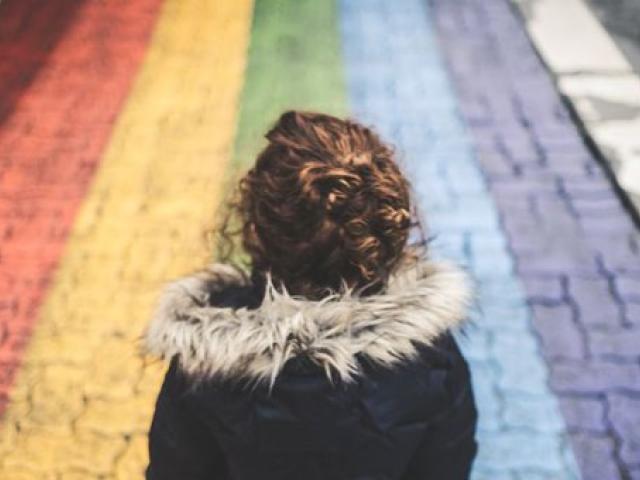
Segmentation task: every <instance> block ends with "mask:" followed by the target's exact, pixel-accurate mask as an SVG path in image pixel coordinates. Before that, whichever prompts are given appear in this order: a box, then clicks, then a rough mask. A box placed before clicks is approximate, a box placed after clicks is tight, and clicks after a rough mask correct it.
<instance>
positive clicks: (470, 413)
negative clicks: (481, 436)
mask: <svg viewBox="0 0 640 480" xmlns="http://www.w3.org/2000/svg"><path fill="white" fill-rule="evenodd" d="M449 343H450V348H451V352H452V358H453V362H452V363H453V368H452V370H451V372H450V374H449V379H448V382H447V383H448V398H449V400H450V403H449V404H448V405H447V406H446V407H445V408H443V410H442V413H441V414H439V415H438V416H437V418H435V419H433V421H431V422H429V426H428V427H427V429H426V432H425V435H424V438H423V439H422V442H421V443H420V445H419V447H418V449H417V451H416V452H415V454H414V456H413V457H412V460H411V462H410V464H409V468H408V469H407V472H406V474H405V475H404V476H403V477H402V478H403V480H425V479H431V478H433V479H444V478H446V479H447V480H467V479H468V478H469V475H470V472H471V466H472V464H473V460H474V458H475V456H476V453H477V449H478V445H477V442H476V439H475V434H476V426H477V419H478V413H477V410H476V405H475V399H474V395H473V390H472V387H471V378H470V372H469V368H468V365H467V362H466V361H465V359H464V358H463V357H462V354H461V353H460V351H459V350H458V347H457V345H456V343H455V341H454V340H453V338H450V339H449Z"/></svg>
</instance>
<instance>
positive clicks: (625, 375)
mask: <svg viewBox="0 0 640 480" xmlns="http://www.w3.org/2000/svg"><path fill="white" fill-rule="evenodd" d="M551 386H552V387H553V389H554V390H556V391H557V392H559V393H560V394H563V393H568V394H575V393H592V394H595V393H601V392H606V391H611V390H617V389H631V390H633V391H636V392H640V365H634V364H626V363H622V364H620V363H612V362H608V361H604V360H598V361H596V360H591V361H587V362H579V361H578V362H575V361H574V362H568V361H565V362H563V363H555V364H552V365H551Z"/></svg>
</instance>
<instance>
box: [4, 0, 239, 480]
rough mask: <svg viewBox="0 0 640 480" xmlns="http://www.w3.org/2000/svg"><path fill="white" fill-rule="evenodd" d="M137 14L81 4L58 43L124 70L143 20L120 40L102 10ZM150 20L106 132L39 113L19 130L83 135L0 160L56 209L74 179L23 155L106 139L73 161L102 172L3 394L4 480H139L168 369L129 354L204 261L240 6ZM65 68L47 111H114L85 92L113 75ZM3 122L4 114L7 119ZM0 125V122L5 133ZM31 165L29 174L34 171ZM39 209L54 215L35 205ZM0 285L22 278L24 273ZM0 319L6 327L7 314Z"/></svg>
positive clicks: (232, 103)
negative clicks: (178, 283)
mask: <svg viewBox="0 0 640 480" xmlns="http://www.w3.org/2000/svg"><path fill="white" fill-rule="evenodd" d="M7 1H10V0H5V2H7ZM5 2H3V4H2V5H0V7H5V5H6V4H7V3H5ZM63 3H64V2H63ZM145 3H146V4H147V5H149V4H151V3H152V2H138V1H136V2H122V1H119V0H117V1H114V2H87V4H86V5H85V8H83V9H81V10H80V11H79V13H78V15H79V16H78V17H76V19H75V21H74V22H73V27H74V28H79V27H82V26H87V24H88V28H87V29H86V30H84V29H81V30H82V34H83V35H81V36H80V38H77V37H69V36H68V35H69V33H68V32H67V33H66V34H65V36H64V37H63V41H66V42H71V44H72V46H74V47H77V48H81V47H82V48H85V47H86V48H88V44H89V45H93V44H92V43H91V41H96V42H97V43H98V45H101V43H102V41H107V40H108V39H110V40H114V41H119V40H123V41H125V39H130V40H131V41H129V42H128V41H125V44H126V45H125V48H121V49H120V50H119V51H118V54H117V55H118V58H120V57H124V58H130V56H131V57H133V56H134V53H135V52H134V50H133V47H134V45H135V42H136V41H137V40H140V41H142V42H144V39H143V38H140V37H139V36H140V35H141V34H142V33H143V31H142V28H143V25H144V22H143V21H139V19H138V18H137V17H135V16H134V15H132V16H131V17H130V18H129V20H130V21H131V24H128V23H127V22H126V21H124V20H121V21H118V22H116V23H118V24H119V25H121V26H123V27H128V34H129V35H131V37H132V38H129V37H127V36H126V35H125V34H124V32H122V34H118V35H116V36H115V37H113V38H112V37H110V36H109V35H108V33H109V31H110V30H109V29H110V28H113V25H112V23H111V21H112V20H113V21H115V19H112V17H111V16H110V15H106V16H105V13H108V12H109V11H111V10H110V9H113V11H114V12H117V13H120V14H124V13H126V12H129V13H131V12H130V10H131V9H138V8H141V7H142V6H144V4H145ZM58 5H61V4H58ZM158 5H160V4H159V3H158ZM0 10H1V8H0ZM105 10H106V12H105ZM35 11H36V10H34V11H30V13H34V12H35ZM147 13H148V14H149V15H150V17H151V18H150V19H151V20H156V22H155V30H154V32H153V39H152V42H151V44H150V45H149V46H148V47H147V48H146V51H145V56H144V61H143V63H142V66H141V67H140V69H139V71H138V74H137V76H136V78H135V80H134V82H133V85H132V87H131V89H130V90H129V92H128V98H127V100H126V103H125V105H124V106H123V109H122V110H120V112H119V114H118V115H117V120H116V121H115V123H114V117H116V113H118V112H111V113H108V112H106V113H104V114H105V115H108V116H109V117H111V118H107V119H103V118H100V116H98V118H97V119H96V118H93V117H92V118H89V119H87V122H88V126H87V127H86V130H82V129H81V127H84V125H82V120H83V119H85V117H84V116H83V115H80V116H79V117H78V115H79V113H78V111H77V110H75V109H64V110H62V111H60V112H57V111H54V112H47V113H48V114H47V115H44V114H42V115H34V116H33V118H31V119H30V122H28V123H27V122H25V123H26V125H25V126H24V129H25V130H27V132H28V131H29V129H30V128H31V129H40V128H44V127H45V126H47V127H48V126H49V125H50V123H49V115H52V116H53V115H54V114H59V115H60V116H59V117H56V118H55V121H53V120H52V121H51V122H52V123H53V124H54V125H56V126H59V128H62V127H63V126H65V127H68V126H75V123H73V122H74V120H76V121H77V119H80V122H81V123H80V124H79V129H78V130H74V131H73V132H66V131H63V132H62V133H61V134H60V136H59V137H55V136H54V135H53V133H52V132H51V131H50V130H47V129H45V130H44V132H42V133H40V135H38V136H36V137H35V138H33V137H31V138H30V137H29V136H28V135H27V134H26V133H27V132H22V134H23V135H21V136H19V138H20V141H22V142H23V143H24V145H28V146H30V147H31V149H29V150H27V148H26V147H23V146H21V147H20V149H19V150H13V152H12V153H13V154H12V155H10V156H8V155H6V154H5V150H2V151H1V152H2V153H0V155H2V157H0V158H2V164H0V170H3V169H4V168H6V166H7V162H9V161H11V160H14V161H16V162H19V165H18V166H17V167H16V168H19V169H21V170H20V171H21V173H22V174H23V175H24V176H25V177H26V178H27V179H37V178H39V176H40V175H45V173H46V174H47V175H46V179H44V180H43V182H42V183H44V184H45V185H44V186H42V185H41V184H37V183H34V184H30V187H31V188H33V190H32V191H33V194H34V196H38V195H43V194H44V193H47V192H48V190H47V189H46V186H47V185H46V180H47V179H55V180H58V181H59V182H60V191H58V192H56V193H57V196H56V197H54V198H55V199H57V200H59V199H60V198H61V197H64V196H65V194H71V193H72V192H75V190H76V189H77V188H78V187H79V185H80V182H81V180H82V178H80V176H79V175H78V174H77V172H75V171H72V172H68V171H67V170H66V169H59V168H54V167H56V166H57V165H58V164H57V163H56V164H55V165H53V166H52V168H54V169H53V170H52V171H50V172H49V171H47V170H39V169H38V168H37V167H38V166H42V165H45V160H47V158H48V157H44V158H40V157H38V156H37V155H34V154H33V153H34V150H35V151H37V152H40V150H38V148H39V147H41V146H42V145H43V144H45V145H48V144H49V142H50V143H52V144H54V147H53V148H52V150H53V152H55V153H57V154H58V155H59V156H60V158H61V160H64V159H67V157H66V156H65V155H66V154H67V153H69V146H70V145H71V144H74V142H76V141H79V140H93V139H94V138H95V135H96V132H95V131H94V130H93V129H91V128H89V125H90V126H92V127H93V126H97V125H100V126H105V125H106V126H108V127H109V129H111V130H112V131H111V134H110V138H109V141H108V143H107V145H106V147H105V149H104V150H103V151H96V150H90V149H84V150H82V151H81V154H80V157H81V158H82V159H86V160H87V161H91V162H96V163H97V160H98V159H99V168H98V169H97V171H96V173H95V176H94V178H93V180H92V183H91V186H90V188H89V190H88V192H87V194H86V196H84V199H83V202H82V205H81V206H80V208H79V210H78V212H77V214H76V215H75V219H74V222H73V228H72V229H71V231H70V233H69V236H68V238H67V239H66V244H65V251H64V254H63V255H62V256H61V258H60V260H59V265H58V267H57V268H56V271H55V275H54V276H53V278H52V281H51V285H50V286H49V287H48V288H47V291H46V296H45V298H44V300H43V303H42V305H40V307H39V309H38V318H37V325H36V328H35V329H34V332H33V335H32V337H31V339H30V341H29V345H28V348H27V349H26V351H25V353H24V356H23V361H22V366H21V368H20V370H19V373H18V374H17V376H16V379H15V384H14V385H13V388H12V389H11V392H10V403H9V406H8V408H7V410H6V412H5V415H4V418H3V422H2V426H1V430H0V478H2V479H7V480H22V479H38V480H40V479H52V480H66V479H79V478H82V479H91V478H99V479H106V478H120V479H127V480H130V479H132V478H142V472H143V469H144V468H145V466H146V462H147V453H146V449H147V439H146V432H147V429H148V427H149V422H150V417H151V412H152V411H153V402H154V400H155V397H156V395H157V392H158V387H159V381H160V379H161V375H162V373H163V369H162V365H160V364H159V363H154V364H149V363H147V362H146V361H145V360H144V359H143V358H142V357H141V356H140V355H139V353H138V339H139V336H140V334H141V333H142V331H143V329H144V327H145V325H146V323H147V321H148V319H149V316H150V313H151V308H152V304H153V301H154V299H155V298H156V295H157V293H158V291H159V289H160V287H161V284H162V283H163V282H164V281H167V280H169V279H171V278H173V277H175V276H178V275H182V274H185V273H188V272H190V271H191V270H192V269H194V268H198V267H200V266H201V265H202V264H203V263H204V262H205V261H207V260H208V257H210V252H208V249H206V248H204V247H205V245H203V242H202V241H201V240H202V231H203V230H204V229H205V227H207V226H209V225H208V224H209V222H210V221H211V219H212V217H213V215H214V211H215V207H216V201H217V198H218V196H219V189H220V183H221V178H222V177H223V173H224V170H225V167H226V164H227V163H228V159H229V158H230V152H231V148H232V142H233V126H234V125H235V123H236V105H237V103H236V99H237V97H238V95H239V92H240V89H241V84H242V83H241V82H242V75H243V71H244V66H245V52H246V46H247V40H248V34H249V26H250V19H251V2H250V1H234V2H219V3H218V4H217V6H216V8H215V9H212V8H211V4H210V2H208V1H206V0H168V1H164V2H162V9H161V11H160V13H159V16H158V17H157V18H156V17H155V16H154V15H152V12H147ZM103 21H104V23H103ZM27 23H28V22H27ZM132 42H133V43H132ZM26 53H29V51H27V52H26ZM26 53H25V54H26ZM93 53H94V55H95V57H96V58H98V59H99V60H100V61H102V62H106V61H107V60H108V57H107V56H106V55H107V53H108V49H107V48H106V46H102V48H98V51H94V52H93ZM65 58H68V57H65ZM91 58H94V57H93V56H90V59H91ZM70 60H73V62H72V63H71V64H63V65H61V66H59V68H60V69H59V70H54V71H53V72H50V75H49V78H51V77H53V78H57V79H59V80H60V81H62V80H63V79H64V72H67V71H75V70H74V69H77V72H78V75H79V76H78V77H77V78H76V77H72V79H73V80H76V81H77V83H75V82H72V83H71V84H70V85H66V88H64V87H65V84H64V83H62V85H60V88H59V89H55V90H53V91H52V90H46V91H45V92H43V96H44V97H45V99H44V100H47V101H49V102H57V101H59V102H60V103H61V104H62V105H65V104H66V103H65V102H67V101H68V102H69V104H70V105H73V106H75V107H77V108H78V109H79V110H80V113H84V111H83V109H88V110H89V111H90V112H94V111H93V110H92V109H91V106H95V107H96V108H97V109H98V111H100V109H101V107H102V106H103V104H102V100H104V99H103V98H101V97H100V98H94V95H98V94H99V95H101V96H104V97H105V99H109V98H112V96H113V95H115V92H110V91H106V92H103V91H101V90H100V91H97V92H96V91H94V90H93V86H94V84H95V85H100V86H103V85H108V84H109V82H110V80H111V78H110V77H109V75H118V74H120V73H121V72H120V70H118V69H116V68H115V67H113V64H109V65H106V64H105V68H106V69H107V70H106V71H104V72H102V73H103V75H104V76H105V78H102V79H99V78H95V77H94V76H92V74H93V73H94V72H93V70H94V69H95V68H97V67H96V66H95V65H93V63H92V62H90V61H88V60H87V58H84V57H81V58H77V57H73V58H71V59H70ZM49 65H53V66H55V65H56V64H55V63H53V64H51V63H49ZM72 67H73V68H72ZM100 72H101V71H100V70H98V71H96V72H95V73H96V74H98V73H100ZM85 76H86V80H87V82H88V85H85V84H84V83H83V79H85ZM41 78H42V77H36V78H35V81H34V83H32V85H31V87H30V91H29V95H34V94H36V93H37V92H39V91H40V90H39V89H41V88H43V87H42V84H41V83H39V82H40V80H41ZM220 92H224V95H225V96H224V98H221V97H220ZM78 97H79V98H78ZM24 101H26V97H25V98H24V99H21V100H20V102H18V103H17V105H16V109H15V112H18V114H20V113H22V112H23V110H22V109H23V108H24ZM87 103H88V105H87ZM42 105H47V104H46V103H45V102H44V101H43V103H42V104H41V106H42ZM53 105H56V103H53ZM14 118H15V114H12V116H10V117H9V121H11V119H14ZM6 127H7V123H6V122H5V123H4V124H3V125H2V129H3V131H4V129H5V128H6ZM10 132H11V131H10ZM48 135H51V137H49V136H48ZM84 155H87V157H84ZM96 157H97V158H96ZM69 160H71V158H69ZM29 161H35V162H38V163H35V167H32V165H31V164H29V163H28V162H29ZM62 164H63V165H64V163H62ZM56 174H60V175H61V177H59V178H56V177H55V175H56ZM25 183H26V182H25ZM20 185H22V184H19V185H16V186H20ZM2 187H3V189H4V188H5V184H2ZM0 193H2V194H4V193H5V190H3V191H1V192H0ZM30 193H31V192H30ZM44 205H45V206H50V204H49V203H47V202H46V201H45V202H44ZM3 213H4V211H3ZM43 213H44V214H46V212H43ZM24 220H29V217H27V218H24ZM26 223H27V227H25V228H26V231H25V234H24V235H25V236H29V237H28V239H29V240H30V242H26V241H25V242H24V244H25V245H24V246H25V247H26V246H30V245H32V244H33V249H35V250H38V249H39V248H46V247H48V244H49V237H47V236H44V238H43V236H42V235H43V233H45V232H42V231H40V230H38V229H36V228H35V227H37V226H38V225H36V224H34V223H30V222H28V221H27V222H26ZM3 227H4V224H3ZM18 228H21V225H17V226H16V229H18ZM31 242H32V243H31ZM3 262H5V258H4V257H3V258H2V260H1V261H0V264H3ZM2 273H3V275H4V274H7V275H10V276H15V278H27V279H29V278H30V277H29V276H28V275H29V274H30V273H31V271H30V270H29V269H23V268H17V269H15V270H14V271H11V272H4V271H3V272H2ZM2 293H3V294H4V293H5V292H4V291H3V292H2ZM9 300H10V301H13V300H14V298H9ZM3 318H4V319H6V321H9V322H13V321H14V317H13V316H12V315H11V313H9V314H8V316H7V317H3Z"/></svg>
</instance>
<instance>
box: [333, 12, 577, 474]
mask: <svg viewBox="0 0 640 480" xmlns="http://www.w3.org/2000/svg"><path fill="white" fill-rule="evenodd" d="M342 13H343V18H342V26H343V28H342V30H343V36H344V45H345V61H346V65H347V72H348V79H349V91H350V97H351V101H352V107H353V110H354V112H355V113H356V114H357V116H358V117H359V118H361V119H364V120H365V121H367V122H368V123H371V124H373V125H375V126H377V127H379V129H380V130H381V132H382V133H383V134H384V135H385V137H386V138H390V139H392V140H393V141H394V143H395V144H396V145H397V146H398V148H399V151H400V153H401V156H402V158H403V160H404V164H405V167H406V168H407V171H408V172H409V173H410V178H411V179H412V183H413V186H414V189H415V191H416V194H417V197H418V199H419V204H420V206H421V207H422V213H423V216H424V218H425V219H426V224H427V225H428V230H429V235H430V236H433V237H434V240H433V247H434V252H435V253H436V254H437V255H440V256H444V257H446V258H450V259H455V260H457V261H458V262H460V263H462V264H464V265H466V266H467V267H468V268H469V270H470V271H471V272H472V273H473V275H474V277H475V279H476V281H477V285H478V287H479V294H478V309H477V311H476V312H475V313H474V318H473V320H474V321H475V326H473V327H471V328H470V329H469V330H468V332H467V336H466V338H461V346H462V347H463V351H464V353H465V354H466V355H467V358H468V359H469V362H470V366H471V372H472V377H473V381H474V388H475V393H476V398H477V403H478V409H479V413H480V431H479V437H478V440H479V444H480V449H479V455H478V458H477V460H476V463H475V465H474V472H473V478H474V479H478V480H479V479H491V480H496V479H516V478H526V479H534V478H535V479H537V478H545V479H551V478H556V479H560V478H562V479H571V478H576V473H577V472H576V470H577V469H576V468H575V463H574V460H573V457H572V454H571V451H570V449H569V448H568V447H569V445H568V438H567V434H566V431H565V426H564V422H563V420H562V416H561V414H560V409H559V406H558V403H557V401H556V399H555V397H554V396H553V394H552V393H551V391H550V389H549V387H548V370H547V367H546V364H545V362H544V360H543V358H542V356H541V355H540V349H539V343H538V340H537V338H536V336H535V334H534V331H533V328H532V325H531V322H530V311H529V309H528V307H527V304H526V299H525V296H524V292H523V289H522V287H521V285H520V282H519V281H518V279H517V278H516V276H515V274H514V269H513V262H512V258H511V255H510V253H509V251H508V249H507V244H506V238H505V235H504V233H503V231H502V229H501V226H500V223H499V217H498V215H497V211H496V209H495V205H494V202H493V201H492V199H491V197H490V195H489V192H488V189H487V185H486V182H485V180H484V179H483V177H482V174H481V171H480V169H479V167H478V164H477V162H476V161H475V159H474V158H473V154H472V151H471V144H470V142H469V139H468V138H467V136H466V132H465V131H464V128H463V125H462V122H461V120H460V118H459V116H458V115H457V105H456V99H455V97H454V93H453V91H452V89H451V87H450V85H449V81H448V78H447V75H446V72H445V70H444V65H443V63H442V61H441V58H440V54H439V52H438V46H437V44H436V39H435V37H434V34H433V32H432V31H431V26H430V25H431V24H430V20H431V13H430V10H429V9H428V8H427V5H426V3H425V2H422V1H420V0H402V1H399V2H394V3H393V4H390V3H389V2H385V1H384V0H375V1H368V2H366V7H363V4H362V2H359V1H357V0H344V1H342ZM381 39H384V40H381ZM524 445H526V448H525V447H524Z"/></svg>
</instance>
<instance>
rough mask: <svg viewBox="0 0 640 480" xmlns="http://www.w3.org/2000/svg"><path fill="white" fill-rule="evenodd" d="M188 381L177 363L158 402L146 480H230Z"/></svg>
mask: <svg viewBox="0 0 640 480" xmlns="http://www.w3.org/2000/svg"><path fill="white" fill-rule="evenodd" d="M185 380H186V379H185V378H184V376H183V375H182V374H181V373H180V372H179V371H178V370H177V362H176V361H175V359H174V361H172V362H171V366H170V367H169V370H168V371H167V374H166V376H165V379H164V383H163V385H162V388H161V390H160V394H159V395H158V399H157V401H156V409H155V412H154V416H153V421H152V423H151V430H150V432H149V465H148V467H147V470H146V479H147V480H176V479H181V480H200V479H205V478H206V479H213V480H215V479H220V480H222V479H226V478H227V472H226V463H225V459H224V455H223V453H222V450H221V449H220V447H219V445H218V443H217V442H216V440H215V438H214V437H213V435H212V434H211V433H210V432H209V430H208V429H207V427H206V425H204V424H203V423H202V421H200V420H199V419H198V418H197V417H196V415H195V413H194V412H193V410H192V409H191V408H190V405H189V402H188V401H187V399H188V396H189V395H190V393H189V390H188V389H189V387H188V385H187V384H186V381H185Z"/></svg>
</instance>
